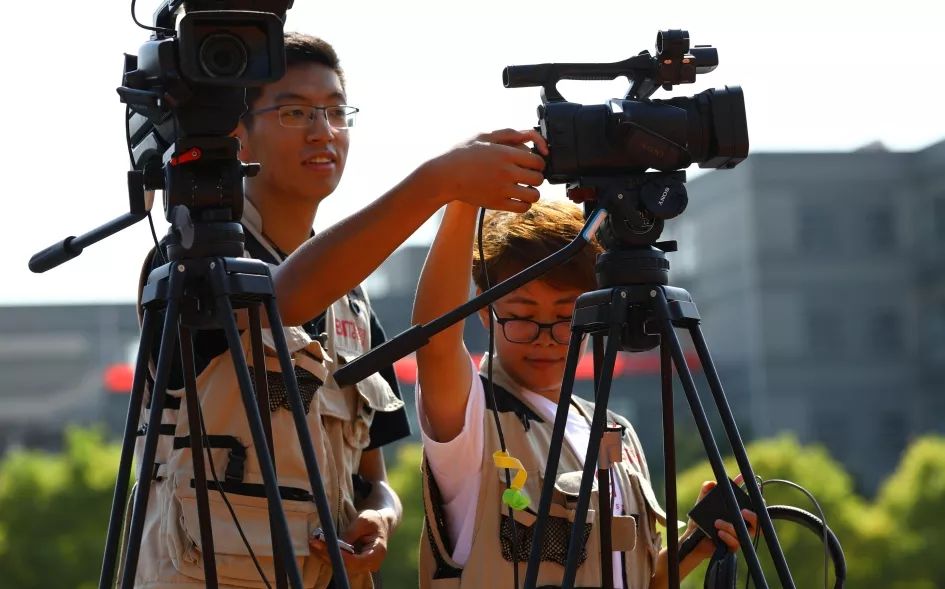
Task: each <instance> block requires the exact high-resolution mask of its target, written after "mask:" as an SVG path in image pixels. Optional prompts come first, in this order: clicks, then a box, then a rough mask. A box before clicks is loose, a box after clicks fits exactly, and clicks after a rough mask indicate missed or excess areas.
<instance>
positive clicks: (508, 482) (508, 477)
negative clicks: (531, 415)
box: [476, 208, 518, 589]
mask: <svg viewBox="0 0 945 589" xmlns="http://www.w3.org/2000/svg"><path fill="white" fill-rule="evenodd" d="M485 219H486V209H485V208H481V209H479V228H478V231H477V234H476V246H477V247H478V248H479V262H480V270H481V276H482V282H483V285H484V286H485V287H486V288H485V290H489V288H490V284H489V271H488V269H487V268H486V256H485V254H484V253H483V249H482V228H483V225H485ZM488 314H489V352H488V354H489V357H488V360H487V361H486V364H487V368H486V373H487V381H488V382H487V383H486V384H487V386H486V389H487V393H488V395H489V400H490V401H492V417H493V418H494V419H495V427H496V430H497V431H498V434H499V446H500V447H501V448H502V452H504V453H506V454H508V450H507V449H506V446H505V435H504V434H503V433H502V423H501V422H500V420H499V406H498V405H497V404H496V402H495V386H493V383H492V358H493V356H494V355H495V309H494V308H493V307H492V303H489V313H488ZM505 486H506V488H511V487H512V474H511V471H510V470H509V469H507V468H506V469H505ZM507 507H508V511H509V524H510V525H511V526H512V529H511V531H512V580H513V585H512V586H513V587H515V589H518V531H517V530H516V529H515V514H514V512H513V510H512V506H511V505H508V506H507Z"/></svg>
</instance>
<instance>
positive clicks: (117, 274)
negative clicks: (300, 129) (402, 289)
mask: <svg viewBox="0 0 945 589" xmlns="http://www.w3.org/2000/svg"><path fill="white" fill-rule="evenodd" d="M129 4H130V3H129V2H116V1H111V2H107V3H88V2H71V1H69V2H67V1H65V0H54V1H53V2H47V3H43V4H41V5H36V4H34V3H29V2H11V3H9V4H7V5H5V6H4V17H5V18H4V20H5V22H6V23H7V26H6V28H5V31H4V34H3V35H2V36H0V56H2V58H0V59H2V60H3V62H2V65H3V69H2V71H3V74H4V78H5V81H4V83H3V86H4V87H5V88H7V90H6V91H5V92H4V97H3V107H2V109H0V129H2V130H3V132H4V141H3V143H2V146H0V150H2V151H0V155H2V161H3V162H4V179H3V184H4V186H5V190H4V194H3V201H4V204H5V206H6V208H5V209H4V213H5V214H4V223H3V230H2V233H0V240H2V241H0V245H2V251H3V252H4V253H5V255H6V256H5V257H6V267H5V268H4V270H3V273H2V278H0V304H20V303H27V304H38V303H49V302H91V301H130V300H132V299H133V297H134V293H135V287H136V283H137V274H138V270H139V266H140V262H141V259H142V257H143V255H144V253H145V252H146V251H147V249H148V247H149V246H150V244H151V237H150V232H149V231H148V228H147V224H146V223H139V224H137V225H135V226H133V227H131V228H129V229H126V230H125V231H123V232H122V233H120V234H118V235H115V236H113V237H111V238H109V239H107V240H105V241H104V242H101V243H99V244H98V245H96V246H94V247H91V248H89V249H87V250H86V251H85V252H84V253H83V254H82V255H81V256H80V257H79V258H77V259H75V260H73V261H71V262H69V263H67V264H65V265H63V266H60V267H59V268H56V269H54V270H51V271H49V272H47V273H45V274H42V275H36V274H32V273H30V272H29V270H28V269H27V261H28V260H29V258H30V256H31V255H32V254H33V253H34V252H36V251H38V250H40V249H43V248H45V247H46V246H48V245H50V244H51V243H53V242H55V241H58V240H61V239H62V238H64V237H66V236H68V235H79V234H82V233H85V232H87V231H89V230H91V229H93V228H94V227H96V226H98V225H101V224H103V223H105V222H107V221H109V220H111V219H112V218H114V217H117V216H119V215H121V214H122V213H124V212H127V206H128V205H127V189H126V184H125V172H126V170H127V166H128V158H127V153H126V147H125V140H124V129H123V114H124V105H122V104H121V103H120V102H119V100H118V95H117V94H116V93H115V88H116V87H117V86H118V85H119V84H120V82H121V68H122V53H125V52H127V53H137V51H138V47H139V46H140V45H141V44H142V43H144V42H145V41H146V40H147V38H148V34H147V32H146V31H144V30H141V29H139V28H137V27H136V26H135V25H134V24H133V23H132V21H131V18H130V15H129V9H128V8H129ZM157 5H158V3H157V2H156V1H148V0H139V2H138V14H139V19H140V20H142V21H144V22H148V23H150V21H151V14H152V12H153V10H154V9H155V8H156V7H157ZM873 5H875V6H878V7H877V8H873V7H872V6H873ZM37 6H39V7H40V9H39V10H37ZM92 6H97V7H98V8H97V9H96V10H92V9H91V7H92ZM106 6H111V8H109V9H107V10H106V8H105V7H106ZM943 16H945V4H943V3H942V2H941V1H940V0H900V1H897V2H888V1H887V2H869V1H864V0H860V1H857V2H851V1H847V0H820V1H819V2H815V1H813V0H793V1H791V2H778V3H774V2H767V1H765V0H753V1H742V0H738V1H735V0H718V1H715V2H707V1H705V0H702V1H689V0H680V1H676V2H659V3H657V2H651V3H643V2H595V1H584V2H577V3H576V2H554V1H550V2H533V1H531V0H528V1H526V0H503V1H501V2H500V1H494V0H480V1H477V2H454V1H450V0H445V1H444V0H435V1H419V0H417V1H413V0H409V1H408V0H399V1H397V2H381V1H379V0H378V1H376V2H374V1H371V2H365V1H342V2H337V1H336V2H320V1H316V0H296V1H295V7H294V8H292V9H291V10H290V11H289V18H288V24H287V27H286V28H287V29H288V30H300V31H303V32H307V33H311V34H315V35H318V36H321V37H323V38H325V39H326V40H328V41H329V42H331V43H332V44H334V45H335V47H336V49H337V50H338V53H339V55H340V56H341V59H342V65H343V67H344V68H345V70H346V72H347V76H348V81H349V82H348V90H349V102H350V103H351V104H354V105H356V106H359V107H360V108H361V115H359V116H360V118H359V120H358V127H357V128H356V129H355V130H353V137H352V148H351V153H350V156H349V162H348V167H347V170H346V172H345V177H344V180H343V181H342V183H341V186H340V187H339V189H338V191H337V192H336V193H335V194H334V195H332V196H331V197H330V198H329V199H328V200H327V201H326V202H325V203H324V204H323V205H322V207H321V209H320V210H319V218H318V221H317V223H316V227H317V228H319V227H325V226H328V225H330V224H331V223H333V222H335V221H337V220H339V219H341V218H343V217H344V216H346V215H348V214H350V213H351V212H353V211H354V210H355V209H356V208H360V207H362V206H364V205H365V204H366V203H368V202H369V201H371V200H372V199H374V198H376V197H377V196H379V195H380V194H382V193H383V192H384V191H385V190H387V189H388V188H390V187H391V186H393V185H394V184H395V183H396V182H398V181H399V180H400V179H401V178H402V177H403V176H405V175H406V174H407V173H409V172H410V171H411V170H412V169H413V168H414V167H416V166H417V165H418V164H420V163H422V162H423V161H425V160H426V159H429V158H430V157H433V156H435V155H437V154H439V153H441V152H442V151H444V150H446V149H448V148H449V147H450V146H452V145H454V144H456V143H458V142H460V141H461V140H463V139H464V138H466V137H469V136H472V135H474V134H476V133H477V132H479V131H487V130H492V129H496V128H503V127H518V128H528V127H532V126H534V125H535V123H536V115H535V107H536V106H537V105H538V103H539V94H538V89H536V88H527V89H514V90H506V89H504V88H503V87H502V83H501V72H502V68H503V67H504V66H506V65H510V64H528V63H544V62H567V61H575V62H577V61H581V62H594V61H597V62H610V61H618V60H621V59H625V58H627V57H630V56H632V55H635V54H637V53H638V52H640V51H641V50H643V49H649V50H651V51H652V49H653V44H654V40H655V38H656V32H657V31H658V30H659V29H668V28H683V29H687V30H688V31H689V32H690V36H691V39H692V42H693V44H711V45H713V46H715V47H717V48H718V50H719V56H720V65H719V67H718V68H717V69H716V70H715V72H713V73H711V74H707V75H703V76H701V77H700V79H699V80H697V82H696V83H695V84H692V85H689V86H682V87H678V88H677V90H676V91H675V93H676V94H685V95H691V94H693V93H694V92H698V91H700V90H703V89H705V88H710V87H722V86H725V85H741V86H742V87H743V89H744V90H745V96H746V101H747V109H748V128H749V133H750V136H751V149H752V151H753V152H759V151H797V150H800V151H811V150H814V151H823V150H850V149H855V148H857V147H860V146H862V145H864V144H866V143H869V142H871V141H876V140H879V141H882V142H883V143H885V144H886V145H887V146H888V147H890V148H892V149H895V150H914V149H919V148H922V147H924V146H926V145H928V144H931V143H934V142H936V141H938V140H941V139H943V138H945V114H943V113H945V105H943V103H942V101H941V97H942V94H943V90H945V82H943V77H945V74H942V72H941V51H942V50H941V37H940V32H941V31H940V28H941V26H942V23H943V22H945V18H943ZM626 87H627V86H626V82H625V81H623V80H620V81H616V82H613V83H594V84H590V83H578V82H564V83H562V84H561V85H560V86H559V88H560V89H561V90H562V91H563V93H564V95H565V96H566V97H567V98H568V99H570V100H572V101H576V102H582V103H586V104H590V103H600V102H602V101H603V100H605V99H606V98H609V97H613V96H617V95H620V94H621V93H622V92H623V91H624V90H625V89H626ZM661 95H662V96H666V95H667V94H666V93H664V92H662V91H661V92H658V93H657V95H656V97H659V96H661ZM722 173H724V172H722ZM542 191H543V194H550V195H560V194H561V188H560V187H557V186H555V187H548V186H547V185H546V186H545V187H544V188H543V189H542ZM698 197H699V196H698V194H690V198H698ZM159 207H160V205H158V210H156V211H155V213H156V217H157V221H158V232H159V235H163V233H164V232H165V230H166V223H165V222H164V219H163V210H161V209H160V208H159ZM429 234H430V228H429V227H427V228H426V230H425V231H423V232H421V234H419V235H418V236H416V237H415V238H416V239H421V240H422V239H424V238H425V237H424V236H426V235H429Z"/></svg>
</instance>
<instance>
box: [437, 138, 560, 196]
mask: <svg viewBox="0 0 945 589" xmlns="http://www.w3.org/2000/svg"><path fill="white" fill-rule="evenodd" d="M527 142H532V143H534V145H535V148H536V149H537V150H538V152H539V153H541V154H543V155H547V154H548V145H547V143H546V142H545V140H544V138H543V137H542V136H541V134H539V133H538V132H537V131H535V130H528V131H516V130H514V129H503V130H500V131H493V132H492V133H484V134H482V135H479V136H478V137H476V138H475V139H474V140H472V141H470V142H468V143H466V144H464V145H461V146H459V147H456V148H454V149H452V150H450V151H448V152H447V153H445V154H443V155H441V156H439V157H437V158H434V159H432V160H430V161H429V162H427V163H426V164H424V166H422V167H421V169H422V170H423V172H424V173H425V174H426V175H427V176H428V180H429V181H430V182H431V183H432V185H433V186H434V187H435V188H434V189H435V190H437V192H438V193H439V194H440V195H441V196H442V197H443V198H444V199H446V200H447V201H452V200H459V201H463V202H465V203H468V204H470V205H473V206H476V207H485V208H487V209H494V210H501V211H511V212H516V213H523V212H525V211H527V210H528V209H529V207H530V206H531V204H532V203H533V202H536V201H537V200H538V198H539V194H538V190H536V189H535V188H534V187H535V186H539V185H540V184H541V183H542V182H544V179H545V178H544V176H543V175H542V173H541V171H542V170H543V169H544V167H545V161H544V160H543V159H542V158H541V156H539V155H537V154H535V153H532V152H531V150H530V149H529V148H528V146H527V145H526V143H527Z"/></svg>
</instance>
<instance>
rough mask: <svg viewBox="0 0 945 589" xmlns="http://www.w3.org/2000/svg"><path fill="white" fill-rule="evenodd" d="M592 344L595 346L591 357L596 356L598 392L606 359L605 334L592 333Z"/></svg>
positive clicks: (595, 390) (595, 385)
mask: <svg viewBox="0 0 945 589" xmlns="http://www.w3.org/2000/svg"><path fill="white" fill-rule="evenodd" d="M591 345H592V348H593V354H592V355H591V357H592V358H594V393H595V394H596V393H597V387H599V386H600V367H601V363H602V362H603V361H604V335H603V334H601V333H595V334H594V335H592V336H591Z"/></svg>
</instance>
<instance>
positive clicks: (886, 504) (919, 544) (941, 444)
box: [876, 437, 945, 588]
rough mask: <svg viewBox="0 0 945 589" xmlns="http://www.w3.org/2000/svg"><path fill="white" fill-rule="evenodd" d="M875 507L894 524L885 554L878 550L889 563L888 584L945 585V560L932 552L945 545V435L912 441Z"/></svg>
mask: <svg viewBox="0 0 945 589" xmlns="http://www.w3.org/2000/svg"><path fill="white" fill-rule="evenodd" d="M877 507H878V508H879V509H880V510H882V511H883V512H885V514H886V515H888V517H889V518H890V519H891V520H892V521H893V522H895V533H894V535H892V534H891V536H892V537H891V541H890V542H888V543H886V544H885V545H884V546H883V547H882V548H884V549H885V554H880V553H878V552H879V551H878V550H877V554H876V557H877V558H882V559H883V561H884V562H886V563H887V566H886V570H887V571H888V572H889V576H890V581H891V582H890V584H888V585H887V587H897V588H898V587H902V588H905V587H910V588H912V587H919V588H924V587H930V588H931V587H945V563H943V562H942V559H941V558H936V557H934V556H933V555H934V554H940V553H941V551H942V546H945V525H943V524H945V438H942V437H925V438H920V439H919V440H916V441H915V442H914V443H913V444H912V445H910V447H909V448H908V449H907V450H906V452H905V454H904V455H903V458H902V461H901V462H900V463H899V467H898V468H897V469H896V471H895V472H894V473H893V474H892V475H891V476H890V477H889V478H888V479H887V480H886V482H885V483H884V484H883V486H882V488H881V489H880V492H879V495H878V498H877ZM893 579H894V580H895V581H894V582H892V581H893Z"/></svg>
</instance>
